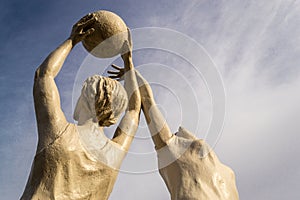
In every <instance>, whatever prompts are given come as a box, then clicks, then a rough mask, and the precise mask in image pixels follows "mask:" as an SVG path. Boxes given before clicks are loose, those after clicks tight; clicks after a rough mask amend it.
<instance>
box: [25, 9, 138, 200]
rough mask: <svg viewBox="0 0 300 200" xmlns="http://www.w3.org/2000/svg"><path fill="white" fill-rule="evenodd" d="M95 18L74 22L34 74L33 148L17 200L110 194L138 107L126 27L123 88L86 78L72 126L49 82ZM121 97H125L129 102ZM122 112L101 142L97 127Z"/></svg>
mask: <svg viewBox="0 0 300 200" xmlns="http://www.w3.org/2000/svg"><path fill="white" fill-rule="evenodd" d="M97 20H98V19H97V16H96V15H95V14H89V15H87V16H86V17H84V18H82V19H81V20H79V21H78V22H77V23H76V24H75V25H74V26H73V29H72V32H71V35H70V37H69V38H68V39H67V40H65V41H64V42H63V43H62V44H61V45H60V46H59V47H58V48H57V49H55V50H54V51H53V52H52V53H51V54H50V55H49V56H48V57H47V58H46V60H45V61H44V62H43V63H42V64H41V65H40V66H39V67H38V69H37V70H36V74H35V78H34V87H33V96H34V105H35V112H36V120H37V127H38V146H37V150H36V155H35V157H34V161H33V164H32V168H31V172H30V175H29V178H28V182H27V185H26V188H25V191H24V193H23V195H22V197H21V199H22V200H28V199H36V200H47V199H56V200H59V199H64V200H70V199H73V200H75V199H89V200H93V199H95V200H99V199H108V197H109V195H110V193H111V191H112V188H113V185H114V183H115V181H116V178H117V175H118V169H119V168H120V164H121V162H122V160H123V158H124V156H125V155H126V152H127V151H128V149H129V146H130V144H131V142H132V140H133V137H134V134H135V132H136V130H137V127H138V122H139V113H140V109H141V98H140V93H139V90H138V85H137V80H136V76H135V73H134V70H133V69H134V66H133V63H132V55H131V37H130V32H129V29H128V34H127V35H128V39H127V41H126V42H125V43H124V48H126V49H128V50H129V51H128V52H127V53H123V54H122V59H123V61H124V71H126V72H127V73H126V74H127V75H126V76H125V86H124V88H125V89H124V88H123V86H122V85H121V84H120V83H119V82H118V81H116V80H113V79H111V78H107V77H101V76H98V75H95V76H92V77H89V78H88V79H87V80H86V81H85V82H84V85H83V88H82V91H81V96H80V98H79V100H78V102H77V105H76V109H75V112H74V119H75V120H77V121H78V124H72V123H69V122H68V121H67V120H66V117H65V115H64V113H63V111H62V109H61V105H60V96H59V92H58V89H57V86H56V84H55V81H54V78H55V77H56V76H57V74H58V73H59V71H60V70H61V67H62V65H63V63H64V61H65V59H66V57H67V56H68V54H69V53H70V52H71V50H72V48H73V47H74V46H75V45H76V44H77V43H79V42H80V41H82V40H84V39H85V38H87V37H89V36H90V35H91V34H93V32H94V31H95V29H94V25H95V23H96V22H97ZM127 93H128V94H131V96H130V98H129V99H128V98H127ZM127 105H128V106H127ZM125 110H126V111H125ZM123 111H125V114H124V117H123V118H122V120H121V122H120V124H119V126H118V128H117V129H116V131H115V134H114V136H113V139H111V140H110V139H108V138H106V137H105V135H104V133H103V128H104V127H108V126H110V125H112V124H115V123H116V122H117V119H118V117H119V116H120V114H121V113H122V112H123Z"/></svg>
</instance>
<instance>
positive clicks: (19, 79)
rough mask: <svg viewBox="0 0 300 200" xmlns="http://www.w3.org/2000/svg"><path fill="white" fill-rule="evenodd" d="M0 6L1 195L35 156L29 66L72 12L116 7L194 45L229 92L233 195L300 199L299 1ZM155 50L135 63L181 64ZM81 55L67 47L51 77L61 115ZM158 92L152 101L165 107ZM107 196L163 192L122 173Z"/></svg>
mask: <svg viewBox="0 0 300 200" xmlns="http://www.w3.org/2000/svg"><path fill="white" fill-rule="evenodd" d="M1 8H2V11H1V13H0V21H1V22H0V23H1V27H2V30H1V32H0V36H1V37H0V38H1V50H0V66H1V67H0V70H1V71H0V72H1V73H0V83H1V84H0V97H1V102H2V103H1V105H0V107H1V121H0V130H1V131H0V134H1V140H0V159H1V169H0V194H1V199H8V200H10V199H17V198H19V197H20V195H21V194H22V192H23V189H24V186H25V183H26V181H27V177H28V174H29V171H30V166H31V162H32V159H33V156H34V152H35V148H36V140H37V133H36V124H35V117H34V109H33V101H32V84H33V76H34V71H35V69H36V68H37V67H38V65H39V64H40V63H41V62H42V61H43V60H44V59H45V57H46V56H47V55H48V54H49V53H50V52H51V51H52V50H53V49H55V48H56V47H57V46H58V45H59V44H60V43H61V42H63V40H64V39H66V38H67V37H68V35H69V32H70V30H71V27H72V25H73V24H74V23H75V22H76V21H77V20H78V19H79V18H81V17H82V16H84V15H85V14H87V13H89V12H92V11H96V10H100V9H106V10H111V11H113V12H115V13H117V14H118V15H120V16H121V17H122V18H123V19H124V21H125V22H126V23H127V25H128V26H129V27H130V28H140V27H163V28H169V29H174V30H176V31H179V32H181V33H184V34H186V35H188V36H189V37H191V38H193V39H194V40H195V41H197V42H198V43H200V44H202V46H203V47H204V48H205V49H206V51H207V52H208V53H209V55H210V56H211V58H212V59H213V61H214V62H215V63H216V65H217V67H218V69H219V70H220V72H221V75H222V78H223V80H224V85H225V89H226V96H227V104H226V108H227V114H226V121H225V126H224V130H223V133H222V137H221V138H220V140H219V142H218V144H217V146H216V149H215V150H216V152H217V154H218V155H219V157H220V159H221V160H222V161H223V162H225V163H226V164H228V165H229V166H231V167H232V168H233V169H234V171H235V172H236V176H237V185H238V189H239V193H240V197H241V199H246V200H247V199H249V200H252V199H258V200H259V199H261V200H264V199H272V200H273V199H299V197H300V192H299V190H298V182H299V178H300V167H299V165H300V159H299V153H300V149H299V148H298V142H297V141H299V139H300V136H299V128H300V127H299V126H300V124H299V119H300V114H299V113H300V112H299V111H300V107H299V102H300V94H299V89H300V76H299V73H300V67H299V66H300V57H299V55H300V48H299V47H300V38H299V35H300V14H299V13H300V2H299V1H292V0H273V1H267V0H263V1H242V0H239V1H238V0H230V1H221V0H186V1H179V0H174V1H168V0H165V1H161V0H153V1H145V0H144V1H138V0H129V1H114V0H113V1H99V0H97V1H96V0H85V1H79V0H73V1H66V0H60V1H56V0H53V1H37V0H31V1H26V2H25V1H20V0H19V1H18V0H4V1H2V2H1ZM133 40H134V38H133ZM183 48H185V47H183ZM192 53H193V52H192V51H191V54H192ZM161 54H162V53H161V52H151V51H150V50H148V51H144V52H143V51H139V52H136V53H135V54H134V55H135V64H136V65H140V64H144V63H150V62H154V61H155V62H157V63H163V64H166V65H174V64H177V65H178V66H174V67H177V68H182V69H184V67H185V66H187V64H185V63H184V62H183V61H180V59H176V58H174V59H173V60H171V59H170V60H171V61H170V60H168V61H166V60H167V59H166V58H168V56H167V55H166V54H164V57H162V56H160V55H161ZM86 56H87V53H86V51H85V50H84V49H83V48H82V46H81V45H78V46H77V47H76V48H74V50H73V51H72V53H71V54H70V56H69V57H68V58H67V60H66V63H65V65H64V67H63V69H62V71H61V73H60V74H59V76H58V77H57V79H56V81H57V84H58V87H59V89H60V91H61V99H62V107H63V110H64V112H65V114H66V115H67V118H68V119H69V120H72V106H71V104H72V102H71V95H72V89H73V85H74V81H75V76H76V73H77V71H78V69H79V67H80V66H81V64H82V62H83V60H84V59H85V57H86ZM155 74H156V72H153V76H155ZM150 75H151V74H150ZM170 81H172V79H171V78H170ZM193 81H195V80H194V79H193V77H192V76H191V82H193ZM199 88H201V87H200V86H199ZM199 90H200V89H199ZM157 91H158V93H157V94H156V95H157V98H158V100H159V99H161V100H162V101H161V102H158V103H161V104H162V105H165V107H164V109H165V110H166V113H168V112H171V109H172V108H170V107H168V106H167V103H165V102H163V99H166V98H165V97H164V96H163V94H162V93H159V90H157ZM200 94H201V93H200ZM203 95H205V94H203ZM203 102H204V103H203ZM203 102H202V101H201V103H199V104H201V105H200V108H203V109H205V108H206V104H205V102H206V101H205V100H203ZM208 110H209V109H208ZM207 112H208V111H205V112H204V114H203V116H204V117H203V118H205V116H209V113H208V114H207ZM171 113H172V112H171ZM176 120H177V119H174V120H173V119H170V126H171V128H172V130H176V128H177V127H178V126H179V125H180V124H177V123H175V122H177V121H176ZM203 120H204V121H205V119H203ZM173 122H174V123H173ZM142 123H143V122H142ZM205 126H206V125H205V124H204V125H203V127H204V129H205ZM135 145H137V146H136V147H133V148H136V149H137V148H138V146H139V145H141V144H138V143H136V144H135ZM141 182H142V183H143V184H141ZM111 199H168V192H167V190H166V187H165V186H164V184H163V182H162V180H161V178H160V177H159V175H158V173H150V174H140V175H133V174H126V173H120V175H119V179H118V181H117V183H116V185H115V188H114V191H113V193H112V195H111Z"/></svg>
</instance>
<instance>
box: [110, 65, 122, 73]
mask: <svg viewBox="0 0 300 200" xmlns="http://www.w3.org/2000/svg"><path fill="white" fill-rule="evenodd" d="M111 66H112V67H113V68H115V69H116V70H119V71H121V70H122V68H121V67H119V66H117V65H115V64H112V65H111Z"/></svg>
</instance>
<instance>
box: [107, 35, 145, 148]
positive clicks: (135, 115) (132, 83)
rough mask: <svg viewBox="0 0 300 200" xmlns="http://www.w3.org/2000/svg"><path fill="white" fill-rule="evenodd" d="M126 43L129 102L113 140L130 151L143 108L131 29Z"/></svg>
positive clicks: (126, 87) (126, 84)
mask: <svg viewBox="0 0 300 200" xmlns="http://www.w3.org/2000/svg"><path fill="white" fill-rule="evenodd" d="M126 44H127V47H128V49H129V51H128V52H127V53H125V54H123V55H122V59H123V61H124V71H125V72H126V74H125V76H124V80H125V83H124V87H125V90H126V92H127V95H128V100H129V102H128V108H127V111H126V113H125V115H124V117H123V118H122V120H121V122H120V124H119V126H118V128H117V130H116V131H115V134H114V136H113V139H112V140H113V141H114V142H116V143H118V144H120V145H121V147H122V148H123V149H124V150H125V151H128V149H129V147H130V145H131V143H132V141H133V138H134V135H135V133H136V130H137V128H138V124H139V118H140V117H139V115H140V110H141V97H140V91H139V88H138V84H137V80H136V76H135V70H134V65H133V62H132V52H131V37H130V31H129V29H128V42H127V43H126Z"/></svg>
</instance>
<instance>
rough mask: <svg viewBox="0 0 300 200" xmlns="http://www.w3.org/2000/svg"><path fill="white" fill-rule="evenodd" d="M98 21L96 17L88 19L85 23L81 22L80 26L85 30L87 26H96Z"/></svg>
mask: <svg viewBox="0 0 300 200" xmlns="http://www.w3.org/2000/svg"><path fill="white" fill-rule="evenodd" d="M96 21H97V18H96V17H92V18H91V19H88V20H86V21H84V22H81V23H79V24H78V26H80V27H82V28H85V27H87V26H90V25H92V24H94V23H95V22H96Z"/></svg>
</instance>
